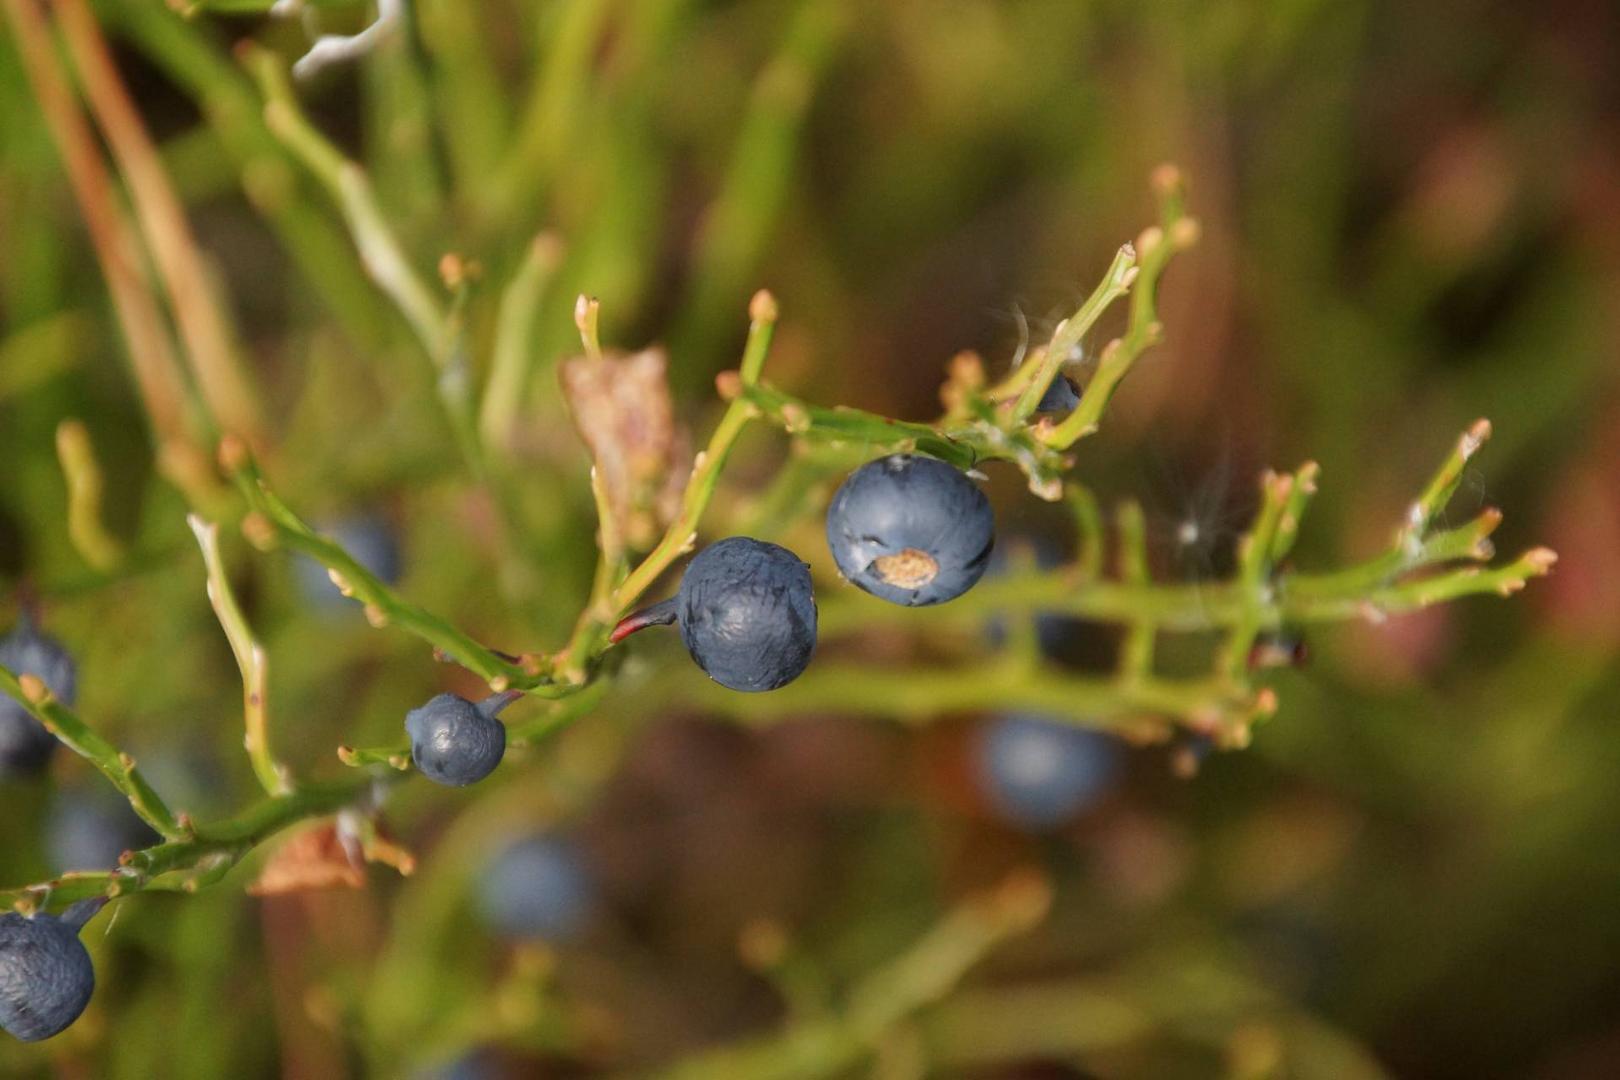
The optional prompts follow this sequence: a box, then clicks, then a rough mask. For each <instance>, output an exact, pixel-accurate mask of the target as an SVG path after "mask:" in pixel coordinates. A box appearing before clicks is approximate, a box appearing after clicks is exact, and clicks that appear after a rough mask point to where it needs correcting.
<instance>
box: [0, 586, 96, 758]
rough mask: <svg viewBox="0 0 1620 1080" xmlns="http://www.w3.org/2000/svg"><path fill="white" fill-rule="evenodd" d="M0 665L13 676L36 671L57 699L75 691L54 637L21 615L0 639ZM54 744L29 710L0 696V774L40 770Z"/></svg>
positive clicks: (68, 661)
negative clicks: (12, 627)
mask: <svg viewBox="0 0 1620 1080" xmlns="http://www.w3.org/2000/svg"><path fill="white" fill-rule="evenodd" d="M0 665H4V666H5V667H6V668H7V669H8V670H9V671H11V672H12V674H14V675H35V676H38V677H39V678H40V679H41V680H43V681H44V683H45V685H46V686H48V687H50V688H51V693H53V694H55V695H56V697H57V700H59V701H61V702H62V703H63V704H64V705H72V704H73V699H74V696H75V694H76V692H77V690H78V677H77V672H76V671H75V668H74V664H73V658H72V657H71V656H69V655H68V652H67V650H66V649H64V648H63V647H62V645H61V643H60V642H59V641H57V640H56V639H55V638H53V637H50V636H49V635H46V634H43V633H40V632H39V631H38V630H37V629H35V628H34V624H33V622H32V621H31V620H29V619H28V618H27V617H26V616H25V617H24V618H23V619H22V621H21V622H19V623H18V624H17V626H16V627H15V628H14V629H13V630H12V631H11V633H9V634H7V635H6V636H5V637H4V638H0ZM55 749H56V737H55V736H54V735H52V734H51V733H50V732H49V731H46V730H45V728H44V726H43V725H42V724H40V722H39V721H38V720H35V719H34V718H33V717H32V716H30V715H28V710H27V709H24V708H23V707H22V705H21V704H20V703H18V702H16V701H13V700H12V699H11V698H9V697H6V696H4V695H0V779H4V778H6V777H9V776H27V775H32V774H34V773H37V772H40V771H41V770H43V769H44V768H45V764H46V762H48V761H50V758H51V752H52V751H53V750H55Z"/></svg>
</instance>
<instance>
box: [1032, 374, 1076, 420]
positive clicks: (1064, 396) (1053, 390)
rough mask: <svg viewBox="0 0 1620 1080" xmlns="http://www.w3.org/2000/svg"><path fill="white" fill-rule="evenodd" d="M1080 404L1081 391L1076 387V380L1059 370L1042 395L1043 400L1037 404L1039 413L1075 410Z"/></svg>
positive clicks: (1036, 409) (1036, 407)
mask: <svg viewBox="0 0 1620 1080" xmlns="http://www.w3.org/2000/svg"><path fill="white" fill-rule="evenodd" d="M1078 404H1080V391H1078V390H1077V389H1075V385H1074V380H1073V379H1071V378H1069V377H1068V376H1067V375H1065V374H1063V372H1061V371H1060V372H1058V373H1057V374H1056V375H1055V376H1053V378H1052V383H1051V385H1050V386H1048V387H1047V388H1046V393H1045V394H1042V395H1041V402H1040V404H1039V405H1036V406H1035V411H1036V412H1038V413H1056V412H1061V413H1067V412H1073V411H1074V407H1075V406H1076V405H1078Z"/></svg>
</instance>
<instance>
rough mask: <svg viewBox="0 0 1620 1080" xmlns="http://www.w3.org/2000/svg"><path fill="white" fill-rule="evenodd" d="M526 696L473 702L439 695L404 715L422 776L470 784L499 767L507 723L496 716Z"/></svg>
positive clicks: (499, 696)
mask: <svg viewBox="0 0 1620 1080" xmlns="http://www.w3.org/2000/svg"><path fill="white" fill-rule="evenodd" d="M520 696H522V695H520V694H518V693H516V692H512V693H505V694H494V695H492V696H490V697H487V698H485V699H484V700H483V701H480V702H479V703H478V704H476V705H474V704H473V703H472V702H470V701H468V700H467V699H466V698H463V697H457V696H456V695H455V694H440V695H439V696H438V697H436V698H434V699H433V700H432V701H429V702H428V703H427V704H426V705H423V706H421V707H420V708H416V709H412V710H411V711H410V712H408V713H406V714H405V730H406V732H407V733H409V735H410V737H411V760H412V761H414V762H416V767H417V769H419V770H420V771H421V773H422V775H423V776H425V777H427V778H428V779H429V780H432V781H433V782H434V783H436V784H444V785H446V786H447V787H466V786H467V785H468V784H472V783H476V782H477V781H479V780H482V779H483V778H484V777H486V776H488V775H489V774H490V773H492V772H494V771H495V766H497V765H499V764H500V763H501V758H502V757H504V756H505V755H506V725H504V724H502V723H501V722H500V721H499V720H497V719H495V717H496V715H497V714H499V713H500V711H501V710H502V709H504V708H506V706H508V705H510V704H511V703H512V702H513V701H515V700H517V698H518V697H520Z"/></svg>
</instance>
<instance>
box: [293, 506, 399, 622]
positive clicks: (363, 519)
mask: <svg viewBox="0 0 1620 1080" xmlns="http://www.w3.org/2000/svg"><path fill="white" fill-rule="evenodd" d="M318 531H319V532H320V533H321V535H323V536H325V537H327V538H328V539H330V540H332V541H333V542H334V543H336V544H337V545H338V546H339V547H341V548H342V549H343V550H344V551H347V552H348V553H349V554H350V555H351V556H353V557H354V561H355V562H357V563H359V564H360V565H361V566H363V567H365V569H367V570H369V571H370V572H371V575H372V576H373V577H375V578H377V579H378V580H379V581H381V582H383V583H384V584H386V585H392V584H394V583H395V582H396V581H398V580H399V575H400V562H401V560H400V554H399V541H398V540H397V539H395V537H394V529H393V526H392V525H390V524H389V523H388V521H387V519H385V518H382V517H377V516H372V515H365V516H356V517H349V518H342V519H339V520H337V521H333V522H330V523H327V524H325V525H322V526H321V527H320V528H319V530H318ZM294 565H295V571H294V573H295V574H296V578H297V582H298V591H299V592H301V593H303V595H304V599H306V600H308V601H309V602H310V603H312V604H315V605H316V606H318V607H322V608H325V609H328V610H332V609H336V608H340V607H342V606H343V601H344V599H345V597H344V595H343V594H342V593H341V592H339V591H338V587H337V586H336V585H334V584H332V577H331V575H330V574H328V573H327V570H326V567H325V566H322V565H321V564H320V563H318V562H316V561H315V560H314V559H311V558H310V557H309V556H307V555H300V556H299V557H298V560H297V562H296V563H295V564H294Z"/></svg>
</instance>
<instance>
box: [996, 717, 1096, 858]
mask: <svg viewBox="0 0 1620 1080" xmlns="http://www.w3.org/2000/svg"><path fill="white" fill-rule="evenodd" d="M977 750H978V755H977V757H978V760H977V762H976V764H977V772H978V779H979V783H980V786H981V789H982V790H983V792H984V794H985V796H986V798H987V799H988V800H989V802H990V804H991V806H992V807H993V808H994V809H995V811H996V813H997V814H998V815H999V816H1000V817H1002V818H1003V819H1004V820H1006V821H1007V822H1008V823H1010V824H1013V825H1017V826H1019V827H1021V828H1026V829H1034V830H1039V829H1049V828H1052V827H1054V826H1057V825H1061V824H1063V823H1064V822H1066V821H1068V820H1070V819H1071V818H1073V817H1074V816H1075V815H1077V814H1079V813H1080V812H1081V811H1082V810H1085V809H1086V808H1087V807H1089V806H1092V805H1094V804H1095V803H1096V802H1097V801H1098V800H1100V799H1101V798H1102V797H1103V796H1104V795H1106V794H1107V793H1108V792H1109V790H1111V789H1112V788H1113V786H1114V784H1115V782H1116V781H1117V780H1118V779H1119V775H1120V772H1121V771H1122V769H1123V767H1124V751H1123V749H1122V747H1121V744H1120V742H1119V740H1118V739H1116V738H1115V737H1114V736H1112V735H1106V734H1103V733H1102V732H1098V731H1089V730H1087V729H1085V728H1080V727H1075V726H1074V725H1073V724H1066V723H1062V722H1058V721H1052V720H1046V719H1043V718H1041V717H1038V716H1025V715H1013V716H1006V717H1002V718H1000V719H998V720H995V721H993V722H992V723H990V724H989V725H987V726H986V727H984V728H982V729H981V730H980V733H979V743H978V747H977Z"/></svg>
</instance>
